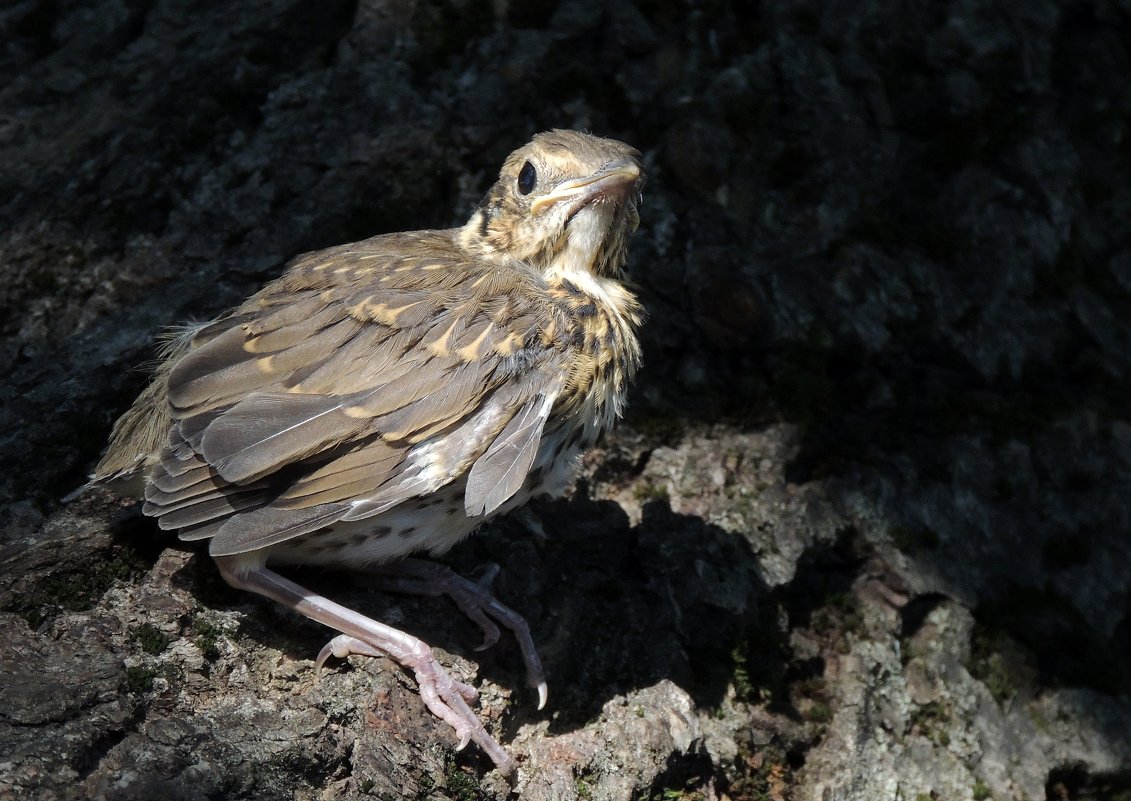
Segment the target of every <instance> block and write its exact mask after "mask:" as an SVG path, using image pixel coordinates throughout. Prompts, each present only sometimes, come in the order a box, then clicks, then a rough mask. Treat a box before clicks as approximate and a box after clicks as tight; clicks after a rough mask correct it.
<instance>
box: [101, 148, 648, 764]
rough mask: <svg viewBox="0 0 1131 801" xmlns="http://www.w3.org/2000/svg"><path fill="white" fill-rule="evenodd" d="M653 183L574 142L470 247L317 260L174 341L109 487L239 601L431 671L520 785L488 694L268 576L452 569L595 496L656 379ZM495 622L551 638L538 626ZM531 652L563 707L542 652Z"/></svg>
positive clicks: (441, 695)
mask: <svg viewBox="0 0 1131 801" xmlns="http://www.w3.org/2000/svg"><path fill="white" fill-rule="evenodd" d="M642 183H643V177H642V175H641V171H640V165H639V160H638V154H637V153H636V151H634V150H633V149H631V148H629V147H628V146H626V145H624V144H622V143H620V142H616V141H613V140H608V139H599V138H596V137H592V136H588V135H586V134H581V133H577V132H573V131H552V132H548V133H543V134H539V135H538V136H536V137H535V138H534V139H533V141H532V142H530V143H529V144H527V145H526V146H524V147H522V148H520V149H519V150H516V151H515V152H514V153H512V154H511V156H510V157H509V158H508V159H507V161H506V163H505V164H504V165H503V168H502V170H501V172H500V175H499V180H498V182H497V183H496V184H495V185H494V186H493V187H492V188H491V189H490V190H489V191H488V193H487V195H486V197H485V198H484V199H483V201H482V202H481V203H480V204H479V206H478V207H477V208H476V210H475V212H474V213H473V214H472V217H471V219H470V220H469V221H468V223H467V224H466V225H464V226H463V227H461V228H456V229H452V230H446V231H417V232H412V233H400V234H389V235H384V236H377V237H373V238H372V239H367V240H365V241H362V242H357V243H353V244H349V245H342V246H339V247H334V248H330V249H328V250H324V251H319V252H317V253H311V254H307V255H305V256H302V257H300V258H298V259H297V260H296V261H295V262H294V263H292V264H291V265H290V266H289V267H288V269H287V270H286V272H285V273H284V274H283V275H282V277H280V278H279V279H277V280H276V281H273V282H272V283H270V284H268V285H267V286H265V287H264V288H263V289H262V290H260V291H259V292H257V293H256V294H255V295H253V296H252V297H251V298H249V299H248V300H247V301H246V302H245V303H243V304H242V305H241V306H239V307H238V308H236V309H234V310H233V311H231V312H230V313H228V314H226V315H224V316H223V317H221V318H220V319H218V320H216V321H214V322H212V323H208V324H206V325H202V326H198V327H194V328H191V329H188V330H186V331H184V332H183V333H182V334H181V335H179V336H178V337H176V338H174V339H173V340H171V341H170V343H169V344H168V346H167V350H166V353H165V357H164V361H163V362H162V364H161V366H160V367H159V369H158V370H157V373H156V375H155V378H154V380H153V383H152V384H151V386H150V387H149V388H148V389H147V390H146V391H145V392H144V393H143V394H142V395H141V396H140V397H139V398H138V400H137V402H136V403H135V404H134V406H133V407H132V408H131V409H130V410H129V411H127V412H126V413H125V414H124V415H123V416H122V418H121V419H120V420H119V421H118V423H117V425H115V427H114V432H113V434H112V436H111V442H110V447H109V449H108V451H107V453H106V455H105V457H104V458H103V459H102V461H101V463H100V464H99V465H98V467H97V468H96V470H95V473H94V476H93V480H94V482H100V483H115V484H117V485H118V486H120V487H125V488H127V491H128V488H129V487H131V486H132V488H133V491H135V492H138V493H139V494H143V495H144V498H145V506H144V511H145V513H146V514H148V515H152V516H154V517H156V518H157V519H158V522H159V524H160V526H161V527H162V528H165V529H177V530H179V531H180V536H181V537H182V539H190V540H195V539H207V540H209V541H210V544H209V548H210V553H211V554H212V556H213V557H215V558H216V560H217V563H218V565H219V566H220V569H221V571H222V573H223V575H224V577H225V578H226V579H227V580H228V581H229V582H230V583H232V584H233V585H234V586H238V587H243V588H246V589H249V590H252V591H254V592H259V593H261V594H264V595H267V596H269V597H272V598H275V599H276V600H279V601H281V602H283V603H286V604H288V605H290V606H292V607H294V608H296V609H298V610H299V611H301V612H303V613H304V614H307V615H308V616H310V617H312V618H314V619H316V620H320V621H322V622H324V623H326V624H327V625H330V626H331V627H333V628H336V629H337V630H338V631H340V632H342V636H340V637H337V638H335V640H334V641H333V642H332V643H331V645H330V646H328V649H330V650H331V651H332V652H333V653H335V654H337V655H344V654H346V653H351V652H352V653H385V654H388V655H390V656H392V657H393V658H394V659H397V660H398V661H400V662H401V663H402V664H404V665H405V666H406V667H411V668H413V669H414V670H415V671H416V674H417V678H418V681H420V683H421V689H422V693H423V695H424V697H425V700H426V702H427V703H428V705H429V707H430V708H431V709H432V710H433V711H434V712H436V713H437V714H438V715H440V716H441V717H443V718H444V719H445V720H448V722H449V723H452V725H453V726H454V727H455V728H456V729H457V733H458V734H459V735H460V737H461V743H466V741H467V740H468V739H474V740H476V741H477V742H478V743H479V744H480V745H481V746H483V747H484V748H485V749H486V750H487V751H488V752H489V753H490V754H491V756H492V758H493V759H494V760H495V761H496V763H497V764H498V765H499V767H500V768H502V769H504V770H508V769H509V768H510V767H511V764H512V763H511V761H510V758H509V757H508V756H507V755H506V753H505V752H504V751H503V750H502V748H501V747H499V746H498V744H497V743H496V742H495V741H494V740H493V739H492V738H491V737H490V735H489V734H487V733H486V731H485V730H484V729H483V727H482V724H480V723H479V721H478V719H477V718H475V716H474V715H473V714H472V713H471V712H470V711H469V710H468V708H467V704H466V703H465V701H466V700H470V699H471V698H473V696H474V691H473V690H472V689H471V688H469V687H466V686H464V685H460V684H459V683H458V682H454V681H453V680H451V679H450V678H449V677H448V676H447V674H446V673H444V672H443V669H442V668H440V667H439V666H438V665H437V664H436V663H435V660H434V659H432V657H431V651H430V649H427V647H426V646H424V645H423V643H420V642H419V641H417V640H415V639H413V638H411V637H409V635H406V634H403V633H402V632H397V631H395V630H392V629H388V628H387V627H384V626H381V624H379V623H377V622H376V621H371V620H369V619H367V618H364V617H362V616H360V615H357V614H356V613H353V612H351V611H350V610H345V609H344V608H342V607H339V606H337V605H335V604H333V603H332V602H330V601H328V600H327V599H322V598H319V597H318V596H314V595H313V594H311V593H309V592H307V591H305V590H303V589H302V588H301V587H297V585H293V584H291V583H290V582H288V581H287V580H286V579H283V578H282V577H280V576H278V575H277V574H275V573H274V572H273V571H271V570H270V569H269V568H267V567H266V566H265V565H266V563H267V562H268V561H272V562H290V563H315V564H340V565H346V566H366V565H376V564H382V563H388V562H390V561H393V560H397V559H400V558H403V557H405V556H407V555H408V554H411V553H413V552H414V551H419V550H426V551H429V552H432V553H437V552H442V551H444V550H446V549H447V548H449V547H450V546H451V545H453V544H454V543H455V542H457V541H458V540H459V539H461V538H463V537H464V536H466V535H467V534H469V533H470V532H471V531H473V530H474V529H475V528H476V527H477V526H479V525H480V524H481V523H483V522H484V521H485V520H488V519H490V518H491V517H493V516H495V515H497V514H500V513H503V512H506V511H508V510H510V509H513V508H515V507H517V506H519V505H521V504H522V503H524V502H525V501H526V500H528V499H529V498H531V497H533V496H535V495H538V494H546V493H548V494H557V493H560V492H561V491H562V490H564V489H565V488H566V487H567V486H568V485H569V484H570V483H571V482H572V480H573V478H574V475H575V473H576V468H577V463H578V459H579V455H580V454H581V452H582V451H583V450H584V449H586V448H588V447H589V446H591V445H592V444H593V443H594V442H595V441H596V439H597V437H598V436H600V434H601V433H602V432H603V431H604V430H606V429H608V428H609V427H610V426H611V425H612V424H613V422H614V420H615V419H616V417H617V416H618V415H619V413H620V411H621V407H622V405H623V399H624V392H625V388H626V385H627V383H628V381H629V380H630V379H631V377H632V375H633V373H634V371H635V370H636V367H637V364H638V362H639V358H640V352H639V346H638V344H637V340H636V336H635V330H636V328H637V327H638V326H639V324H640V321H641V314H642V312H641V308H640V306H639V305H638V303H637V301H636V300H635V298H634V297H633V296H632V294H631V293H630V292H629V290H628V289H627V288H626V287H625V286H624V285H623V284H622V283H620V281H619V280H618V279H619V277H620V273H621V269H622V267H623V265H624V261H625V257H626V248H627V238H628V235H629V234H630V233H631V232H632V231H633V230H635V228H636V225H637V222H638V217H637V206H638V202H639V191H640V187H641V185H642ZM461 603H462V602H461ZM478 603H479V606H480V607H481V610H480V614H479V616H478V617H476V613H475V611H474V610H472V612H471V614H472V616H473V617H475V618H476V620H477V621H478V622H480V625H483V626H484V629H485V631H486V632H487V634H488V638H490V637H491V629H493V628H494V626H493V624H491V623H489V622H487V623H484V622H483V621H482V620H481V619H480V618H482V610H488V616H491V615H490V613H489V609H490V606H491V604H495V605H497V602H494V601H492V600H491V599H488V598H481V599H479V602H478ZM498 608H499V609H501V610H504V611H505V612H508V613H509V610H505V607H501V606H499V607H498ZM510 614H512V615H513V613H510ZM493 616H494V617H495V619H496V620H497V621H500V622H503V623H504V624H505V625H507V626H508V627H511V628H513V629H514V630H515V633H516V635H518V636H519V638H520V641H523V638H524V637H525V638H526V639H527V640H528V639H529V635H528V634H526V632H525V626H524V625H522V624H521V619H518V621H519V622H518V623H517V624H516V623H515V622H514V621H513V620H511V619H509V618H508V619H505V620H504V618H505V617H506V615H501V616H500V614H495V615H493ZM514 617H515V618H517V616H514ZM522 644H523V646H524V652H525V653H526V656H527V666H528V673H529V677H530V680H531V682H532V683H533V684H535V686H537V687H538V688H539V692H540V696H541V698H542V700H544V696H545V685H544V682H543V681H542V678H541V668H540V665H539V664H538V662H537V656H536V655H535V654H534V651H533V645H532V643H528V642H522ZM327 653H328V652H324V653H323V655H322V657H320V661H321V659H323V658H325V656H326V655H327Z"/></svg>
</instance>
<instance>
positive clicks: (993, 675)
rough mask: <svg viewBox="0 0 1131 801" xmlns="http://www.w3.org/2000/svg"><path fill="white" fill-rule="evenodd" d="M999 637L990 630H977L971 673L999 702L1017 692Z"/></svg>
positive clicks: (1006, 699)
mask: <svg viewBox="0 0 1131 801" xmlns="http://www.w3.org/2000/svg"><path fill="white" fill-rule="evenodd" d="M999 645H1000V643H999V642H998V638H996V637H993V636H992V635H990V634H989V633H988V632H984V631H978V630H975V632H974V640H973V643H972V646H971V651H970V665H969V670H970V675H971V676H973V677H974V678H976V679H977V680H978V681H980V682H982V684H984V685H986V689H987V690H989V691H990V695H992V696H993V697H994V700H995V701H997V702H998V703H999V704H1003V703H1005V702H1006V701H1008V700H1009V699H1010V698H1012V697H1013V696H1014V695H1016V694H1017V685H1016V684H1015V683H1014V681H1013V676H1012V675H1011V674H1010V671H1009V667H1008V664H1007V661H1006V658H1005V656H1004V655H1003V654H1002V653H999V652H998V648H999Z"/></svg>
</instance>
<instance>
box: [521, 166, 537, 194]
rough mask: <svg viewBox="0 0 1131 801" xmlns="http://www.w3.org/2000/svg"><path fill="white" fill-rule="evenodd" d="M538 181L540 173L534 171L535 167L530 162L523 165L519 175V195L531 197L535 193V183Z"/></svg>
mask: <svg viewBox="0 0 1131 801" xmlns="http://www.w3.org/2000/svg"><path fill="white" fill-rule="evenodd" d="M537 180H538V173H537V172H535V171H534V165H533V164H531V163H530V162H529V161H528V162H526V163H525V164H523V165H522V169H521V170H519V173H518V193H519V194H520V195H529V194H530V193H531V192H533V191H534V182H535V181H537Z"/></svg>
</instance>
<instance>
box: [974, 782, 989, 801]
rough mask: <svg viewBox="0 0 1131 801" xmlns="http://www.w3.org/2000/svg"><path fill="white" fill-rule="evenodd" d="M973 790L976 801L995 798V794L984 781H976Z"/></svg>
mask: <svg viewBox="0 0 1131 801" xmlns="http://www.w3.org/2000/svg"><path fill="white" fill-rule="evenodd" d="M971 792H972V794H973V796H974V801H986V800H987V799H989V798H993V795H994V794H993V791H992V790H991V789H990V787H989V785H988V784H984V783H983V782H976V783H975V784H974V789H973V790H972V791H971Z"/></svg>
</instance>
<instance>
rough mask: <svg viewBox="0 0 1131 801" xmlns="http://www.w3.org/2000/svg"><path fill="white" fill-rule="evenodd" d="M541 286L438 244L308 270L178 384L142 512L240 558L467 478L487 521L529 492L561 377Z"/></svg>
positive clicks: (180, 371) (385, 242)
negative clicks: (526, 485)
mask: <svg viewBox="0 0 1131 801" xmlns="http://www.w3.org/2000/svg"><path fill="white" fill-rule="evenodd" d="M540 281H541V279H540V277H538V276H537V275H536V274H535V273H533V272H532V271H530V270H528V269H526V268H525V267H523V266H521V265H488V264H485V263H482V262H478V261H475V260H471V259H468V258H467V257H466V256H465V255H464V254H463V253H462V252H461V251H459V250H457V249H456V248H455V246H454V245H453V244H452V240H451V238H450V236H449V235H448V234H446V233H444V232H435V233H428V232H422V233H417V234H396V235H389V236H384V237H375V238H374V239H371V240H367V241H365V242H361V243H355V244H353V245H347V246H343V247H339V248H333V249H330V250H327V251H322V252H319V253H315V254H310V255H308V256H305V257H302V258H300V259H299V260H298V261H297V262H296V263H295V264H294V265H293V266H292V267H291V268H290V269H289V270H288V271H287V273H285V274H284V276H283V277H282V278H280V279H279V280H278V281H276V282H274V283H272V284H270V285H268V286H267V287H265V288H264V289H263V290H262V291H261V292H259V293H258V294H257V295H255V296H253V297H252V298H250V299H249V300H248V301H247V302H246V303H245V304H244V305H243V306H241V307H239V308H238V309H236V310H235V311H234V312H232V313H231V314H230V315H228V316H226V317H224V318H222V319H220V320H218V321H217V322H215V323H213V324H210V325H208V326H205V327H203V328H201V329H200V330H199V331H198V332H197V333H196V335H195V336H194V338H193V342H192V346H191V349H190V350H189V352H188V353H187V354H185V355H184V356H182V357H180V359H179V361H178V362H177V363H176V364H175V365H174V366H173V368H172V370H171V371H170V372H169V378H168V388H169V404H170V409H171V415H172V420H173V424H172V432H171V439H170V444H169V446H168V447H167V448H166V449H165V450H164V451H163V452H162V455H161V459H160V463H159V465H158V466H157V467H156V468H155V469H154V471H153V473H152V474H151V477H150V482H149V485H148V487H147V490H146V501H147V503H146V511H147V513H149V514H153V515H156V516H159V517H160V524H161V526H162V527H163V528H168V529H173V528H180V529H181V533H182V537H185V538H190V539H201V538H207V537H212V538H213V542H212V552H213V553H214V554H217V555H224V554H230V553H241V552H245V551H249V550H254V549H257V548H261V547H265V546H267V545H270V544H274V543H277V542H281V541H283V540H286V539H290V538H291V537H295V536H299V535H301V534H303V533H306V532H309V531H313V530H315V529H317V528H321V527H323V526H325V525H328V524H329V523H332V522H334V521H336V520H357V519H363V518H366V517H371V516H374V515H377V514H380V513H381V512H383V511H385V510H387V509H389V508H392V507H393V506H395V505H397V504H398V503H401V502H403V501H405V500H406V499H409V498H413V497H419V496H422V495H427V494H429V493H431V492H434V491H436V490H437V489H439V488H440V487H442V486H444V485H446V484H448V483H451V482H452V481H454V480H455V479H456V478H458V477H460V476H462V475H464V474H467V473H468V472H469V471H470V476H469V480H468V484H467V489H466V493H465V507H466V510H467V512H468V514H471V515H477V514H489V513H490V512H492V511H494V510H495V509H497V508H498V507H499V506H500V505H501V504H502V503H503V502H505V501H506V500H507V499H508V498H510V497H511V496H512V495H514V493H515V492H516V491H517V490H518V489H519V488H520V487H521V485H522V481H523V480H524V479H525V477H526V474H527V472H528V471H529V469H530V465H531V463H532V461H533V458H534V454H535V453H536V451H537V446H538V443H539V441H540V438H541V434H542V430H543V427H544V424H545V421H546V418H547V416H548V414H549V411H550V409H551V408H552V406H553V404H554V400H555V399H556V398H557V396H558V394H559V393H560V392H561V390H562V386H563V384H564V381H565V376H566V375H568V361H569V352H568V344H565V345H563V344H562V340H561V338H555V337H553V336H550V335H549V332H551V331H554V330H558V331H562V330H564V327H563V326H564V325H565V322H564V321H563V320H562V319H559V317H560V315H561V312H560V311H559V310H558V309H557V307H555V306H554V305H553V304H552V302H550V301H548V300H547V299H546V298H545V295H544V294H543V292H542V291H540V289H541V287H540V283H539V282H540Z"/></svg>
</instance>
